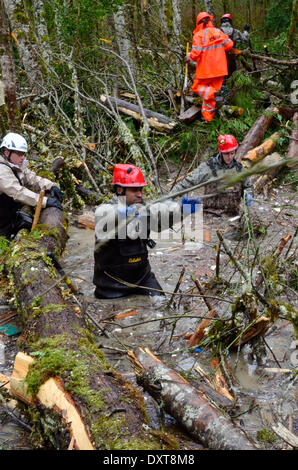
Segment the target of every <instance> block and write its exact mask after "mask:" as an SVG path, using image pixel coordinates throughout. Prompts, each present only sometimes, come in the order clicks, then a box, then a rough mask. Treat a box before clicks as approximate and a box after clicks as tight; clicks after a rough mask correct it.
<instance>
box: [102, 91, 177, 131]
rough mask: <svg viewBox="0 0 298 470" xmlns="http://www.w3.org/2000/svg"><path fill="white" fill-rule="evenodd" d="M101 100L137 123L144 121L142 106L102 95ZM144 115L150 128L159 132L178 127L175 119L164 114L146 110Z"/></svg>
mask: <svg viewBox="0 0 298 470" xmlns="http://www.w3.org/2000/svg"><path fill="white" fill-rule="evenodd" d="M100 100H101V101H102V102H103V103H106V102H108V103H110V104H111V105H112V106H113V108H115V109H117V110H118V111H120V112H121V113H123V114H126V115H127V116H131V117H132V118H133V119H136V120H137V121H142V120H143V117H142V113H141V109H140V106H137V105H136V104H133V103H130V102H129V101H125V100H121V99H120V98H114V97H112V96H106V95H101V96H100ZM144 113H145V116H146V118H147V121H148V124H149V126H150V127H153V128H155V129H156V130H158V131H172V130H173V129H174V127H176V125H177V122H176V121H174V120H173V119H170V118H168V117H167V116H164V115H163V114H160V113H156V112H154V111H151V110H150V109H144Z"/></svg>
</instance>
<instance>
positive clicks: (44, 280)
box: [6, 208, 165, 450]
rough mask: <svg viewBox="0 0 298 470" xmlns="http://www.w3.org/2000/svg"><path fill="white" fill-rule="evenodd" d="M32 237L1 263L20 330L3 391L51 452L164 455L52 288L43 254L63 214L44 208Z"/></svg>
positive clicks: (54, 240) (58, 238) (60, 242)
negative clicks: (23, 408)
mask: <svg viewBox="0 0 298 470" xmlns="http://www.w3.org/2000/svg"><path fill="white" fill-rule="evenodd" d="M45 224H48V225H45ZM37 231H38V232H37ZM37 231H35V232H34V236H30V235H29V236H27V237H21V238H20V239H19V241H18V242H16V243H15V245H14V246H13V249H12V252H11V254H10V257H9V258H8V259H7V260H6V269H7V271H8V274H9V278H10V281H11V285H12V288H13V294H14V295H15V298H16V302H17V305H18V311H19V315H20V318H21V321H22V324H23V332H22V335H21V337H20V338H19V349H20V351H21V354H18V356H17V359H16V362H15V368H14V373H13V376H12V383H11V385H12V387H11V388H12V391H15V393H16V395H17V396H19V397H23V398H24V400H26V401H27V402H29V407H28V415H29V416H30V417H31V419H32V422H33V427H34V431H36V432H39V433H41V435H42V436H43V437H44V438H45V440H46V442H51V443H52V445H53V446H54V447H55V448H56V449H67V448H68V445H69V442H70V441H71V438H73V439H74V440H75V442H74V445H75V447H76V448H77V449H96V450H101V449H121V450H124V449H130V450H133V449H135V450H138V449H163V448H165V446H164V445H163V444H161V443H160V441H159V438H157V437H154V436H153V435H152V434H151V433H150V430H149V431H148V430H146V429H148V427H145V426H144V424H145V423H146V424H148V419H147V417H146V411H145V407H144V402H143V398H142V396H141V395H140V394H139V392H138V391H137V390H136V389H135V388H134V387H133V385H132V384H131V383H129V382H128V381H126V380H125V379H124V378H123V377H122V376H121V375H120V374H119V373H117V372H116V371H115V370H114V369H113V368H112V367H111V366H110V365H109V364H108V363H107V362H106V360H105V357H104V355H103V354H102V353H101V351H100V350H99V349H98V348H97V346H95V344H94V338H93V335H92V333H91V331H90V329H89V328H88V325H87V323H86V319H85V318H84V316H83V312H82V311H80V309H78V307H77V306H76V305H74V304H73V303H72V302H73V301H71V300H70V299H71V297H70V295H69V294H66V291H65V289H64V290H63V291H62V289H61V288H60V287H59V285H58V284H57V272H56V270H55V269H54V267H53V265H52V264H51V259H50V257H49V256H47V252H49V251H50V252H53V253H54V256H56V258H58V256H59V254H60V253H61V251H62V249H63V247H64V245H65V242H66V228H65V220H64V217H63V213H62V212H61V211H59V210H58V209H55V208H48V209H45V210H44V211H43V212H42V216H41V224H40V225H37ZM38 233H39V234H40V237H38V236H37V234H38ZM22 353H25V354H22ZM33 359H34V362H33ZM23 378H25V382H24V381H23V380H22V379H23ZM24 385H25V393H24ZM36 416H38V418H37V419H36Z"/></svg>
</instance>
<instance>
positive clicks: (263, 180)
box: [252, 152, 283, 194]
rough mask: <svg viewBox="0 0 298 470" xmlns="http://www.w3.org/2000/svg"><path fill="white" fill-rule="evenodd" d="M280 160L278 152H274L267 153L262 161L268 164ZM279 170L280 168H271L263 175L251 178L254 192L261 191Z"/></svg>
mask: <svg viewBox="0 0 298 470" xmlns="http://www.w3.org/2000/svg"><path fill="white" fill-rule="evenodd" d="M282 160H283V158H282V157H281V156H280V154H279V153H277V152H274V153H272V154H271V155H267V157H265V158H264V160H263V162H264V164H265V165H268V166H270V165H272V164H274V163H278V162H281V161H282ZM279 171H280V168H273V169H272V170H270V171H269V172H268V173H266V174H265V175H261V176H257V177H255V178H252V182H253V186H254V192H255V194H259V193H261V192H262V191H263V190H264V189H265V187H266V185H267V184H268V183H270V182H271V181H272V180H273V178H275V176H276V175H277V174H278V173H279Z"/></svg>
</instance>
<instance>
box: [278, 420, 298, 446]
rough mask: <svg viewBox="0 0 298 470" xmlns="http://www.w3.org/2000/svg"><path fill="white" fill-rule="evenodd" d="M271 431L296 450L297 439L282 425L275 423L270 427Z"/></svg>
mask: <svg viewBox="0 0 298 470" xmlns="http://www.w3.org/2000/svg"><path fill="white" fill-rule="evenodd" d="M272 429H273V431H274V432H275V434H277V435H278V436H279V437H281V438H282V439H283V440H284V441H285V442H286V443H287V444H289V445H290V446H292V447H293V448H294V449H297V448H298V437H297V436H295V434H293V433H292V432H291V431H289V430H288V429H287V428H286V427H285V426H284V425H283V424H282V423H277V424H274V425H273V426H272Z"/></svg>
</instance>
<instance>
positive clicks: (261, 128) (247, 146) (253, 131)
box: [236, 106, 274, 161]
mask: <svg viewBox="0 0 298 470" xmlns="http://www.w3.org/2000/svg"><path fill="white" fill-rule="evenodd" d="M273 113H274V109H273V108H272V107H271V106H270V107H269V108H267V109H266V110H265V113H264V114H262V116H260V117H259V118H258V119H257V120H256V122H255V123H254V125H253V126H252V127H251V128H250V130H249V132H248V133H247V134H246V136H245V138H244V140H243V142H242V143H241V144H240V145H239V148H238V150H237V152H236V158H237V160H239V161H240V160H242V158H243V157H244V155H246V154H247V152H248V151H249V150H252V149H253V148H255V147H256V146H257V145H259V143H260V142H261V141H262V139H263V137H264V135H265V133H266V131H267V130H268V129H269V127H270V126H271V123H272V121H273V115H274V114H273Z"/></svg>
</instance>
